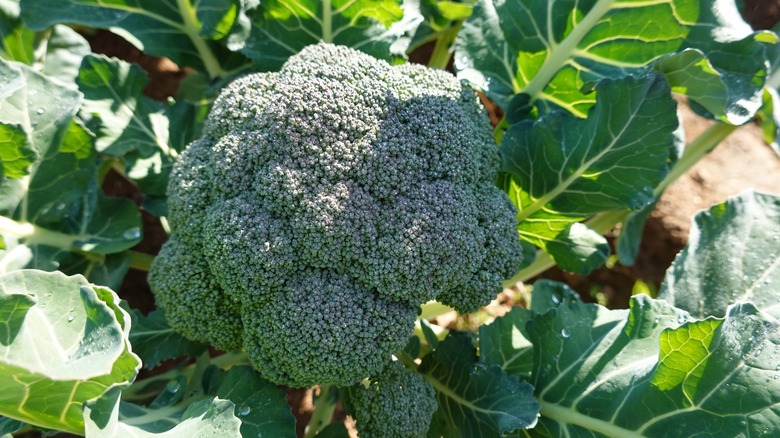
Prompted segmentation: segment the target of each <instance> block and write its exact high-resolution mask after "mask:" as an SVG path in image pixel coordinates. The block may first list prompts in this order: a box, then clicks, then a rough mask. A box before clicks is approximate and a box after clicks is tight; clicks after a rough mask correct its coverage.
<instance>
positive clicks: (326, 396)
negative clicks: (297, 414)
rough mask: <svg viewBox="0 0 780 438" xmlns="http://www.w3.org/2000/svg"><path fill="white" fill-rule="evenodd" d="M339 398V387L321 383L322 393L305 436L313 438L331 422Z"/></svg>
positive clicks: (315, 405) (316, 401) (315, 403)
mask: <svg viewBox="0 0 780 438" xmlns="http://www.w3.org/2000/svg"><path fill="white" fill-rule="evenodd" d="M338 399H339V395H338V389H337V388H336V387H335V386H333V385H330V384H327V385H320V395H319V396H318V397H317V400H315V402H314V412H312V414H311V420H309V424H308V425H307V426H306V431H305V432H304V434H303V438H313V437H314V436H316V435H317V434H318V433H320V432H321V431H322V429H324V428H325V426H327V425H329V424H330V422H331V420H332V419H333V411H335V409H336V402H337V401H338Z"/></svg>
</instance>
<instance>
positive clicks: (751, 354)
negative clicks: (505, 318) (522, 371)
mask: <svg viewBox="0 0 780 438" xmlns="http://www.w3.org/2000/svg"><path fill="white" fill-rule="evenodd" d="M527 330H528V333H529V336H530V340H531V342H532V343H533V344H534V349H535V362H534V371H533V373H534V377H533V380H532V383H533V384H534V387H535V388H536V396H537V398H538V399H539V401H540V403H541V405H542V408H541V415H542V416H541V418H540V422H539V425H538V426H537V427H536V428H535V429H533V430H531V431H530V435H540V436H624V437H632V436H637V437H638V436H667V435H669V433H670V431H674V432H673V434H674V435H675V436H693V435H697V434H698V435H707V436H715V435H717V436H738V435H744V436H752V435H756V436H759V435H762V434H771V432H770V431H773V430H774V428H775V425H776V424H777V422H778V421H779V420H780V416H779V415H778V411H777V406H778V402H780V380H778V378H779V377H780V370H778V368H777V363H778V358H780V346H778V339H780V337H778V335H780V325H778V322H777V321H776V320H775V319H774V318H772V317H771V316H769V315H766V314H762V313H760V312H758V311H757V310H756V309H755V307H753V306H752V305H750V304H742V305H737V306H733V307H731V308H729V310H728V311H727V312H726V317H725V319H724V320H717V319H706V320H700V321H691V320H689V318H688V316H687V314H686V313H684V312H683V311H681V310H678V309H675V308H674V307H672V306H670V305H669V304H668V303H667V302H665V301H663V300H653V299H652V298H649V297H647V296H644V295H640V296H636V297H633V298H632V300H631V309H630V310H607V309H605V308H603V307H601V306H598V305H593V304H581V303H577V304H567V305H560V306H559V307H558V308H557V309H556V310H555V311H552V312H549V313H546V314H544V315H541V316H538V317H536V318H534V319H533V320H532V321H531V322H529V323H528V325H527ZM745 394H751V396H750V397H745ZM735 400H739V402H736V403H735Z"/></svg>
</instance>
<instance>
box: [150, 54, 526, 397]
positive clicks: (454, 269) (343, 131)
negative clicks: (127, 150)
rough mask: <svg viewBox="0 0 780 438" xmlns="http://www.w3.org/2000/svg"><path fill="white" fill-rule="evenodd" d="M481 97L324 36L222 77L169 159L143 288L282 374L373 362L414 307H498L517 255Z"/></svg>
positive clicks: (277, 378)
mask: <svg viewBox="0 0 780 438" xmlns="http://www.w3.org/2000/svg"><path fill="white" fill-rule="evenodd" d="M498 165H499V156H498V151H497V148H496V146H495V143H494V141H493V136H492V130H491V127H490V124H489V123H488V120H487V116H486V114H485V111H484V109H483V108H482V106H481V105H480V104H479V101H478V98H477V97H476V95H475V94H474V93H473V92H471V91H470V90H469V89H467V88H465V87H464V86H462V85H461V84H460V83H459V82H458V81H457V80H456V79H455V78H454V77H452V76H451V75H450V74H448V73H446V72H443V71H439V70H434V69H429V68H426V67H422V66H416V65H401V66H390V65H389V64H388V63H386V62H384V61H379V60H376V59H374V58H372V57H370V56H368V55H365V54H362V53H360V52H357V51H355V50H352V49H349V48H346V47H340V46H335V45H331V44H324V43H321V44H318V45H315V46H310V47H308V48H305V49H304V50H303V51H301V52H300V53H299V54H297V55H295V56H293V57H292V58H290V59H289V61H288V62H287V63H286V64H285V65H284V66H283V67H282V69H281V71H279V72H273V73H256V74H251V75H248V76H244V77H242V78H240V79H238V80H235V81H234V82H232V83H231V84H230V85H229V86H227V87H226V88H225V89H224V90H223V91H222V93H221V94H220V96H219V97H218V98H217V100H216V101H215V103H214V106H213V108H212V110H211V113H210V114H209V116H208V119H207V121H206V124H205V127H204V133H203V137H202V138H200V139H199V140H196V141H195V142H193V143H192V144H190V145H189V146H188V147H187V149H186V150H185V151H184V152H183V153H182V154H181V157H180V160H179V162H178V163H177V164H176V165H175V166H174V169H173V172H172V175H171V179H170V183H169V186H168V200H169V201H168V202H169V216H168V221H169V223H170V226H171V229H172V231H173V233H172V235H171V237H170V240H169V242H168V243H166V246H165V247H164V249H163V251H162V252H161V253H160V255H159V256H158V257H157V258H156V259H155V261H154V264H153V266H152V270H151V273H150V283H151V285H152V289H153V291H154V293H155V295H156V297H157V302H158V304H159V306H160V307H161V308H163V309H164V310H165V311H166V314H167V315H169V317H170V323H171V325H172V326H173V327H174V328H176V329H178V330H179V331H181V332H182V333H183V334H184V335H186V336H188V337H191V338H193V339H196V340H200V341H204V342H208V343H211V344H213V345H215V346H217V347H219V348H226V349H236V348H240V349H243V350H245V351H246V352H247V353H248V356H249V358H250V360H251V361H252V363H253V365H254V366H255V367H256V368H257V369H258V370H259V371H260V372H261V373H263V374H265V375H266V376H267V377H268V378H270V379H271V380H273V381H274V382H277V383H280V384H285V385H288V386H310V385H313V384H328V383H332V384H337V385H340V386H348V385H351V384H353V383H356V382H358V381H360V380H362V379H364V378H366V377H368V376H370V375H374V374H376V373H377V372H379V371H380V370H381V368H382V367H383V366H384V364H385V363H387V362H388V360H389V358H390V354H391V353H392V352H393V351H395V350H398V349H400V348H401V347H403V346H404V345H405V343H406V341H407V339H408V337H409V335H411V333H412V329H413V321H414V319H415V317H416V315H417V313H418V309H419V306H420V305H421V304H422V303H424V302H426V301H429V300H433V299H436V300H439V301H442V302H444V303H446V304H450V305H452V306H453V307H455V308H456V309H458V310H460V311H473V310H476V309H477V308H479V307H480V306H482V305H484V304H486V303H488V302H489V301H490V300H491V299H492V298H494V297H495V294H496V293H497V292H498V291H499V290H500V288H501V280H502V279H503V278H506V277H507V276H509V275H511V274H513V273H514V271H515V269H516V268H517V266H518V265H519V263H520V261H521V258H522V251H521V246H520V241H519V238H518V236H517V232H516V229H515V227H516V223H515V216H514V214H515V210H514V207H513V206H512V204H511V202H509V200H508V199H507V197H506V195H505V194H504V193H503V192H502V191H501V190H499V189H498V188H496V187H495V185H494V183H493V181H494V179H495V177H496V172H497V169H498Z"/></svg>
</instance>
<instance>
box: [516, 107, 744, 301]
mask: <svg viewBox="0 0 780 438" xmlns="http://www.w3.org/2000/svg"><path fill="white" fill-rule="evenodd" d="M737 128H738V126H734V125H729V124H726V123H723V122H717V123H715V124H714V125H712V126H710V127H709V128H708V129H707V130H706V131H704V132H703V133H702V134H701V135H699V136H698V137H696V139H695V140H694V141H692V142H691V144H689V145H688V147H686V148H685V152H684V153H683V156H682V157H681V158H680V160H679V161H677V163H676V164H675V166H674V167H673V168H672V170H671V171H670V172H669V173H668V174H667V175H666V178H664V179H663V180H662V181H661V182H660V183H659V184H658V186H656V188H655V190H654V191H653V195H654V196H655V197H656V198H658V197H660V196H661V194H662V193H663V192H664V190H666V188H667V187H669V186H670V185H671V184H672V183H673V182H675V181H676V180H677V179H678V178H679V177H680V176H682V175H683V174H685V173H686V172H687V171H689V170H690V169H691V167H693V166H694V165H695V164H696V163H698V162H699V160H701V159H702V158H703V157H704V156H706V155H707V154H708V153H710V152H711V151H712V150H713V149H715V147H716V146H718V145H719V144H720V143H721V142H722V141H723V140H725V139H726V137H728V136H729V134H731V133H732V132H734V131H735V130H736V129H737ZM630 214H631V212H630V211H608V212H604V213H599V214H597V215H595V216H593V217H591V218H590V219H589V220H587V221H586V222H585V223H586V224H587V225H588V226H589V227H590V228H591V229H593V230H594V231H596V232H598V233H600V234H604V233H606V232H607V231H609V230H611V229H612V228H614V227H615V225H617V224H619V223H620V222H622V221H624V220H625V219H626V218H627V217H628V216H629V215H630ZM553 266H555V262H554V261H553V260H552V259H551V258H550V256H549V255H547V253H545V252H544V251H541V250H540V251H537V253H536V259H534V261H533V263H531V264H530V265H529V266H526V267H525V268H523V269H521V270H520V272H518V273H517V274H515V275H514V276H512V278H510V279H508V280H506V281H504V287H511V286H514V285H515V284H517V283H518V282H521V281H528V280H529V279H531V278H533V277H536V276H537V275H539V274H541V273H542V272H544V271H546V270H548V269H550V268H552V267H553Z"/></svg>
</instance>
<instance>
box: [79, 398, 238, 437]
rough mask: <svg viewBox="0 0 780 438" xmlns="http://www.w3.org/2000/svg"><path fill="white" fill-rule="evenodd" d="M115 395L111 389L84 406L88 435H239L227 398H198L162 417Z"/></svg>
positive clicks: (157, 412)
mask: <svg viewBox="0 0 780 438" xmlns="http://www.w3.org/2000/svg"><path fill="white" fill-rule="evenodd" d="M119 396H120V391H113V392H111V393H109V394H106V395H105V396H103V397H102V398H100V399H97V400H94V401H92V402H91V403H89V404H87V405H86V406H85V407H84V420H85V422H86V432H87V435H88V436H90V437H95V438H111V437H116V436H126V437H138V438H142V437H159V438H175V437H181V436H219V437H235V438H239V437H241V433H240V432H239V427H240V426H241V420H239V419H238V417H236V415H235V413H234V410H235V405H234V404H233V402H231V401H230V400H223V399H220V398H216V397H215V398H211V399H204V400H198V401H195V402H193V403H192V404H190V405H188V406H187V407H186V408H183V409H181V410H170V411H168V412H166V413H167V414H168V415H167V416H166V417H162V416H161V415H160V414H161V412H160V411H159V410H158V411H150V410H146V409H145V408H143V407H140V406H135V405H131V404H129V403H124V402H121V401H120V399H119ZM144 415H148V417H144ZM145 420H146V421H145ZM150 425H151V426H150ZM161 425H162V426H161Z"/></svg>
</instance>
